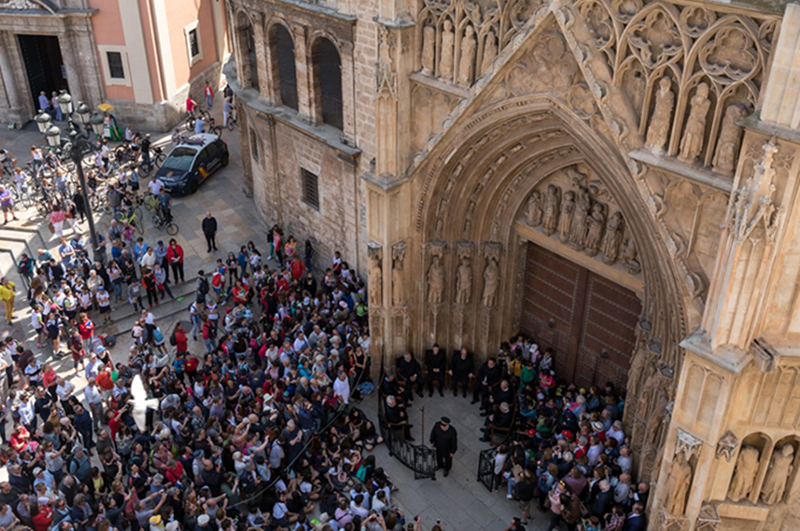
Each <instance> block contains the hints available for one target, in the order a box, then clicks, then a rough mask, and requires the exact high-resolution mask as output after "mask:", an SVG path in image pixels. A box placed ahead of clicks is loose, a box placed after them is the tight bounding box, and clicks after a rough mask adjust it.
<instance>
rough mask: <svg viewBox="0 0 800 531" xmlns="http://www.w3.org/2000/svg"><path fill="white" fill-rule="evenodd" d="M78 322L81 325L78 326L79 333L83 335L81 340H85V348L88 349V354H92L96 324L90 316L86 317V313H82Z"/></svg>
mask: <svg viewBox="0 0 800 531" xmlns="http://www.w3.org/2000/svg"><path fill="white" fill-rule="evenodd" d="M78 321H79V322H80V324H79V325H78V333H80V335H81V339H82V340H83V348H84V349H86V351H87V352H92V351H93V349H92V337H94V323H93V322H92V320H91V319H89V316H88V315H86V312H81V314H80V315H79V316H78Z"/></svg>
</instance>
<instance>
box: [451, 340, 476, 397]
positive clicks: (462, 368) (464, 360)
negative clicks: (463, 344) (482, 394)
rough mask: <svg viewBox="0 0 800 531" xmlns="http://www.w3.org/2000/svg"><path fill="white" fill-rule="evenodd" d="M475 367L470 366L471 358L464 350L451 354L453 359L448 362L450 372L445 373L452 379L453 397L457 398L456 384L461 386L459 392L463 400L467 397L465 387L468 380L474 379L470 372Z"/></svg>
mask: <svg viewBox="0 0 800 531" xmlns="http://www.w3.org/2000/svg"><path fill="white" fill-rule="evenodd" d="M474 369H475V366H474V365H473V364H472V356H470V354H469V352H467V349H466V348H462V349H461V351H459V352H456V353H455V354H453V359H452V360H450V370H449V371H447V374H449V375H450V376H451V377H452V378H453V396H458V384H459V383H460V384H461V392H462V393H463V396H464V398H466V397H467V385H468V384H469V379H470V378H472V377H474V376H475V374H474V373H473V372H472V371H473V370H474Z"/></svg>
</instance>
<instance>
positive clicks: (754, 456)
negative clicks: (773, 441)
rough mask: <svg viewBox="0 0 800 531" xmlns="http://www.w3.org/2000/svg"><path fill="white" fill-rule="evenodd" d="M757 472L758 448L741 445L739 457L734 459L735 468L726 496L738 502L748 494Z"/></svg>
mask: <svg viewBox="0 0 800 531" xmlns="http://www.w3.org/2000/svg"><path fill="white" fill-rule="evenodd" d="M757 473H758V449H756V448H753V447H752V446H742V449H741V450H740V451H739V458H738V459H737V460H736V470H735V471H734V473H733V480H731V486H730V488H729V489H728V498H729V499H731V500H733V501H735V502H738V501H739V500H742V499H744V498H747V496H748V495H749V494H750V491H751V490H752V489H753V483H755V480H756V474H757Z"/></svg>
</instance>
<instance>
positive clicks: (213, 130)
mask: <svg viewBox="0 0 800 531" xmlns="http://www.w3.org/2000/svg"><path fill="white" fill-rule="evenodd" d="M208 132H209V133H211V134H212V135H216V136H217V137H218V138H221V137H222V127H220V126H218V125H215V126H213V127H211V128H210V129H209V130H208Z"/></svg>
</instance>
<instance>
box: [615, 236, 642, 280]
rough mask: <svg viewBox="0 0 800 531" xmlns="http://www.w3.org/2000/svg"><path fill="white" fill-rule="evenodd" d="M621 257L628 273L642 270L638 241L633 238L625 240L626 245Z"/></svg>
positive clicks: (634, 273) (633, 273)
mask: <svg viewBox="0 0 800 531" xmlns="http://www.w3.org/2000/svg"><path fill="white" fill-rule="evenodd" d="M620 257H621V258H622V263H624V264H625V269H627V270H628V273H630V274H632V275H636V274H638V273H639V272H640V271H641V270H642V264H640V263H639V260H638V253H637V252H636V243H635V242H634V241H633V238H628V239H627V240H626V241H625V246H624V247H623V248H622V253H621V255H620Z"/></svg>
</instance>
